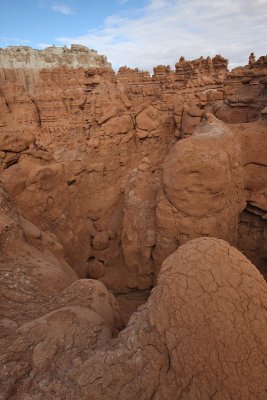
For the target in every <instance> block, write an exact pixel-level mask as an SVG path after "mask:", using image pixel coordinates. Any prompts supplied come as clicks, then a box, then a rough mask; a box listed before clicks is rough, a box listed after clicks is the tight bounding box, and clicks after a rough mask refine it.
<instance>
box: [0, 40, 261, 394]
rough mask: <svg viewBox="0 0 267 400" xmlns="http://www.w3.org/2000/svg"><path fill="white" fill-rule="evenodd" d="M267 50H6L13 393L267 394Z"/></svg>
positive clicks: (4, 374)
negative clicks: (161, 55) (140, 61)
mask: <svg viewBox="0 0 267 400" xmlns="http://www.w3.org/2000/svg"><path fill="white" fill-rule="evenodd" d="M266 278H267V56H261V57H259V58H256V57H255V55H254V54H253V53H251V54H250V56H249V58H248V65H246V66H243V67H237V68H234V69H232V70H231V71H230V70H229V69H228V60H226V59H225V58H223V57H222V56H220V55H216V56H215V57H213V58H210V57H207V58H203V57H200V58H198V59H195V60H192V61H188V60H186V59H185V58H184V57H181V58H180V59H179V61H178V62H177V63H176V64H175V66H174V68H171V67H170V66H163V65H159V66H156V67H155V68H154V72H153V74H152V75H151V74H150V73H149V72H146V71H140V70H138V69H137V68H136V69H130V68H127V67H126V66H122V67H121V68H120V69H119V70H118V71H117V72H114V70H113V69H112V67H111V64H110V63H109V62H108V61H107V58H106V57H105V56H102V55H99V54H98V53H97V52H96V51H94V50H90V49H88V48H87V47H84V46H81V45H72V46H71V48H67V47H63V48H61V47H55V46H52V47H48V48H46V49H44V50H34V49H32V48H30V47H26V46H20V47H15V46H12V47H11V46H10V47H7V48H5V49H1V48H0V399H1V400H45V399H49V400H50V399H55V400H57V399H62V400H63V399H64V400H79V399H81V400H82V399H90V400H98V399H109V400H112V399H114V400H115V399H116V400H117V399H119V400H126V399H127V400H137V399H140V400H149V399H154V400H176V399H177V400H195V399H200V400H205V399H214V400H228V399H229V400H232V399H234V400H237V399H240V400H246V399H247V400H251V399H260V400H264V399H266V393H267V384H266V382H267V366H266V355H267V339H266V338H267V288H266V281H265V280H266Z"/></svg>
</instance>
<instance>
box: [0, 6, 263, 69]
mask: <svg viewBox="0 0 267 400" xmlns="http://www.w3.org/2000/svg"><path fill="white" fill-rule="evenodd" d="M266 21H267V0H113V1H112V0H111V1H108V0H98V1H95V0H21V1H20V0H0V47H5V46H7V45H28V46H31V47H34V48H39V49H40V48H44V47H46V46H48V45H52V44H55V45H57V46H62V45H68V46H69V45H70V44H71V43H80V44H84V45H87V46H88V47H90V48H94V49H95V50H97V51H98V52H99V53H101V54H105V55H107V57H108V59H109V61H110V62H111V63H112V64H113V66H114V67H115V68H117V67H119V66H120V65H128V66H131V67H139V68H141V69H149V70H151V69H152V67H153V66H155V65H158V64H170V65H172V66H173V65H174V64H175V62H176V61H177V60H178V59H179V58H180V56H181V55H183V56H185V57H186V58H188V59H193V58H196V57H199V56H201V55H203V56H207V55H211V56H214V55H215V54H218V53H221V54H222V55H224V56H225V57H227V58H229V59H230V62H231V67H234V66H236V65H240V64H244V63H246V62H247V59H248V55H249V53H250V52H251V51H255V53H256V56H260V55H263V54H266V50H267V46H266V37H267V22H266Z"/></svg>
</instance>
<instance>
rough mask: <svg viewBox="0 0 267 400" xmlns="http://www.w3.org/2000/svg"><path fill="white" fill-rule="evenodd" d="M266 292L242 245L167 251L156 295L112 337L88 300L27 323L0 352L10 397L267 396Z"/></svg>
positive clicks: (210, 242) (204, 244)
mask: <svg viewBox="0 0 267 400" xmlns="http://www.w3.org/2000/svg"><path fill="white" fill-rule="evenodd" d="M266 296H267V291H266V282H265V281H264V279H263V278H262V276H261V275H260V273H259V272H258V271H257V270H256V268H255V267H254V266H253V265H252V264H251V263H250V262H249V261H248V260H247V259H246V258H245V257H244V256H243V255H242V254H241V253H240V252H238V251H237V250H236V249H235V248H233V247H231V246H230V245H229V244H227V243H226V242H224V241H222V240H218V239H213V238H200V239H195V240H193V241H190V242H188V243H187V244H185V245H183V246H181V247H180V248H179V249H178V250H177V251H176V252H174V254H172V255H171V256H170V257H168V258H167V260H166V261H165V262H164V263H163V266H162V269H161V272H160V276H159V279H158V285H157V286H156V287H155V288H154V290H153V292H152V294H151V296H150V298H149V300H148V302H147V303H146V305H145V306H143V307H142V308H141V309H139V311H138V312H137V313H135V314H134V315H133V316H132V318H131V319H130V321H129V323H128V325H127V327H126V329H125V330H124V331H123V332H121V334H120V335H119V336H118V337H117V338H116V339H114V340H112V341H111V340H110V338H111V336H110V333H109V331H108V328H107V326H106V325H105V323H104V321H103V320H102V319H101V318H100V317H99V316H98V315H97V314H96V313H95V312H94V311H92V310H89V309H86V308H83V307H80V306H71V307H69V306H68V307H63V308H59V309H57V310H55V311H53V312H50V313H48V314H46V315H43V316H42V317H40V318H38V319H35V320H34V321H31V322H28V323H27V324H24V325H22V326H21V327H20V328H19V329H18V330H17V331H16V334H15V335H14V336H12V337H10V338H9V341H8V342H6V348H5V350H4V351H3V353H2V356H1V365H2V366H4V368H2V369H1V371H0V374H1V375H0V376H1V385H2V386H1V393H2V397H3V398H4V399H7V398H9V397H10V396H12V397H13V399H14V400H15V399H23V398H25V396H28V397H29V396H31V397H37V396H38V397H40V398H49V397H51V396H54V397H55V398H61V397H64V398H66V399H70V400H71V399H82V398H86V397H90V398H91V399H99V398H102V399H118V398H119V397H120V396H122V398H127V399H133V400H134V399H136V398H137V397H138V396H139V397H140V396H141V398H142V399H150V398H151V396H154V397H155V398H158V399H171V398H173V399H174V398H181V399H195V398H198V397H199V398H205V397H206V398H211V397H214V396H215V398H216V397H217V398H218V399H219V398H224V399H227V398H229V399H230V398H232V399H238V398H240V396H241V397H242V399H251V398H255V399H263V398H264V395H265V392H266V389H267V388H266V378H267V377H266V368H265V365H264V357H265V356H266V351H267V348H266V346H267V343H266V335H265V330H266V318H267V316H266V301H267V297H266ZM11 349H12V351H10V350H11ZM14 372H15V374H14ZM44 382H49V384H48V385H46V384H45V385H44ZM140 393H141V394H140Z"/></svg>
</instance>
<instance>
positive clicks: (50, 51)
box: [0, 44, 111, 69]
mask: <svg viewBox="0 0 267 400" xmlns="http://www.w3.org/2000/svg"><path fill="white" fill-rule="evenodd" d="M63 65H66V66H68V67H74V68H78V67H86V68H88V67H110V66H111V64H110V63H108V62H107V59H106V57H105V56H100V55H98V54H97V52H96V51H95V50H91V49H88V48H87V47H85V46H81V45H77V44H72V45H71V48H70V49H69V48H68V47H56V46H51V47H47V48H45V49H44V50H35V49H32V48H31V47H28V46H9V47H6V48H4V49H1V48H0V68H8V69H10V68H12V69H17V68H20V69H25V68H31V69H43V68H54V67H59V66H63Z"/></svg>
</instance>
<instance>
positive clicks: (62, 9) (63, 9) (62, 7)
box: [51, 3, 73, 15]
mask: <svg viewBox="0 0 267 400" xmlns="http://www.w3.org/2000/svg"><path fill="white" fill-rule="evenodd" d="M51 8H52V10H53V11H56V12H59V13H61V14H65V15H69V14H73V10H72V9H71V8H70V7H69V6H67V5H66V4H63V3H60V4H54V5H53V6H52V7H51Z"/></svg>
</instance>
